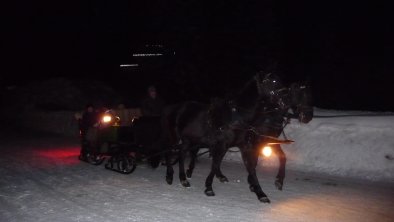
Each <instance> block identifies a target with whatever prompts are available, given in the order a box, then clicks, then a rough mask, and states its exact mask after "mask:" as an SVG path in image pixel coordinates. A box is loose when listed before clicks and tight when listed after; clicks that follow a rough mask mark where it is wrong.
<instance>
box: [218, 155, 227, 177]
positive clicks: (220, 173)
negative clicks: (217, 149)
mask: <svg viewBox="0 0 394 222" xmlns="http://www.w3.org/2000/svg"><path fill="white" fill-rule="evenodd" d="M226 152H227V150H224V151H222V152H221V156H220V157H219V158H218V168H217V169H216V178H218V179H219V181H220V182H222V183H226V182H228V179H227V177H226V176H225V175H224V174H223V173H222V170H221V169H220V168H221V167H220V166H221V165H222V161H223V158H224V156H225V155H226Z"/></svg>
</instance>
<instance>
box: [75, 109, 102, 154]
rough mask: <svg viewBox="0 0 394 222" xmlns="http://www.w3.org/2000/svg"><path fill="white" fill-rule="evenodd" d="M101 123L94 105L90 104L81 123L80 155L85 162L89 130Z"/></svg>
mask: <svg viewBox="0 0 394 222" xmlns="http://www.w3.org/2000/svg"><path fill="white" fill-rule="evenodd" d="M98 121H99V115H98V113H97V112H96V110H95V108H94V106H93V105H91V104H89V105H87V106H86V108H85V110H84V112H83V114H82V118H81V120H80V123H79V127H80V133H81V152H80V155H79V159H81V160H85V159H86V156H85V155H86V148H87V147H86V143H87V140H86V135H87V132H88V130H89V128H91V127H94V126H95V125H96V124H97V123H98Z"/></svg>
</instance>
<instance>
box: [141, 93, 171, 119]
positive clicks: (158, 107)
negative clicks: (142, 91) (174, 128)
mask: <svg viewBox="0 0 394 222" xmlns="http://www.w3.org/2000/svg"><path fill="white" fill-rule="evenodd" d="M164 105H165V101H164V100H163V99H162V98H161V97H160V96H159V95H158V94H157V90H156V87H155V86H150V87H148V95H147V96H146V97H145V98H144V99H143V100H142V102H141V113H142V116H161V113H162V111H163V108H164Z"/></svg>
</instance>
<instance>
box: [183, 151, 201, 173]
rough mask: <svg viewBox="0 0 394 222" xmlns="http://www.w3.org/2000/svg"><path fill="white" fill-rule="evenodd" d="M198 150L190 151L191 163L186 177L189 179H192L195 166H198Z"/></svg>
mask: <svg viewBox="0 0 394 222" xmlns="http://www.w3.org/2000/svg"><path fill="white" fill-rule="evenodd" d="M198 150H199V149H198V148H196V149H192V150H191V151H190V163H189V168H188V169H187V170H186V176H187V178H191V177H192V174H193V170H194V166H195V164H196V160H197V153H198Z"/></svg>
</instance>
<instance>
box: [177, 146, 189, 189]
mask: <svg viewBox="0 0 394 222" xmlns="http://www.w3.org/2000/svg"><path fill="white" fill-rule="evenodd" d="M188 148H189V146H188V145H186V144H182V145H181V148H180V149H179V180H180V181H181V184H182V186H184V187H190V183H189V181H187V179H186V173H185V150H187V149H188Z"/></svg>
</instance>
